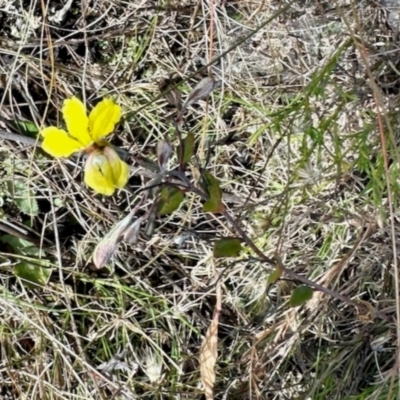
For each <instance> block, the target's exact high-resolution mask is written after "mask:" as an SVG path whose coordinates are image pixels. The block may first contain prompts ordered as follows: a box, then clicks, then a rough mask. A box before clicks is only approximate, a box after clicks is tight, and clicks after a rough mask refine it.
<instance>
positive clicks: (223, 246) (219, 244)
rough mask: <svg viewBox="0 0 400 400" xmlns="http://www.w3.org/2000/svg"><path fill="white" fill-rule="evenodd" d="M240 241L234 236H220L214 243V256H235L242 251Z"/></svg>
mask: <svg viewBox="0 0 400 400" xmlns="http://www.w3.org/2000/svg"><path fill="white" fill-rule="evenodd" d="M241 243H242V241H241V240H240V239H235V238H222V239H219V240H217V241H216V242H215V243H214V257H215V258H223V257H237V256H238V255H239V253H240V252H241V251H242V244H241Z"/></svg>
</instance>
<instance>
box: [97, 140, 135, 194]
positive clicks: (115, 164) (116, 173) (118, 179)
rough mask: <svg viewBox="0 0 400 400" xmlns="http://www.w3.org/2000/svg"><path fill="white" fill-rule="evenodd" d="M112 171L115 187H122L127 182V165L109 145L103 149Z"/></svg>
mask: <svg viewBox="0 0 400 400" xmlns="http://www.w3.org/2000/svg"><path fill="white" fill-rule="evenodd" d="M103 151H104V155H105V156H106V157H107V159H108V162H109V164H110V168H111V171H112V179H113V182H114V185H115V186H116V187H117V188H123V187H124V186H125V185H126V182H128V178H129V167H128V164H127V163H126V162H124V161H122V160H121V159H120V158H119V155H118V153H117V152H116V151H115V150H114V149H113V148H111V147H109V146H107V147H105V148H104V149H103Z"/></svg>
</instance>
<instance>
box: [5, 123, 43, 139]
mask: <svg viewBox="0 0 400 400" xmlns="http://www.w3.org/2000/svg"><path fill="white" fill-rule="evenodd" d="M10 123H11V125H12V126H13V127H14V128H15V129H17V130H18V131H20V132H21V134H22V135H24V136H29V137H31V138H36V136H37V134H38V133H39V128H38V127H37V125H36V124H35V123H33V122H31V121H26V120H19V121H18V120H17V121H10Z"/></svg>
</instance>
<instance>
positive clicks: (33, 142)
mask: <svg viewBox="0 0 400 400" xmlns="http://www.w3.org/2000/svg"><path fill="white" fill-rule="evenodd" d="M0 139H5V140H11V141H12V142H18V143H23V144H27V145H29V146H36V147H42V142H41V141H40V140H37V139H33V138H31V137H29V136H24V135H19V134H18V133H12V132H7V131H0Z"/></svg>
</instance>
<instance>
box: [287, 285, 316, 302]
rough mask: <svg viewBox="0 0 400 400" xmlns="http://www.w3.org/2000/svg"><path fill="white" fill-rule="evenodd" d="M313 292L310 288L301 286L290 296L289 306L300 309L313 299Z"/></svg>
mask: <svg viewBox="0 0 400 400" xmlns="http://www.w3.org/2000/svg"><path fill="white" fill-rule="evenodd" d="M313 294H314V292H313V290H312V289H311V288H310V287H309V286H305V285H301V286H298V287H297V288H296V289H294V291H293V293H292V295H291V296H290V300H289V304H290V306H291V307H298V306H301V305H302V304H304V303H305V302H306V301H308V300H310V299H311V298H312V297H313Z"/></svg>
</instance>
